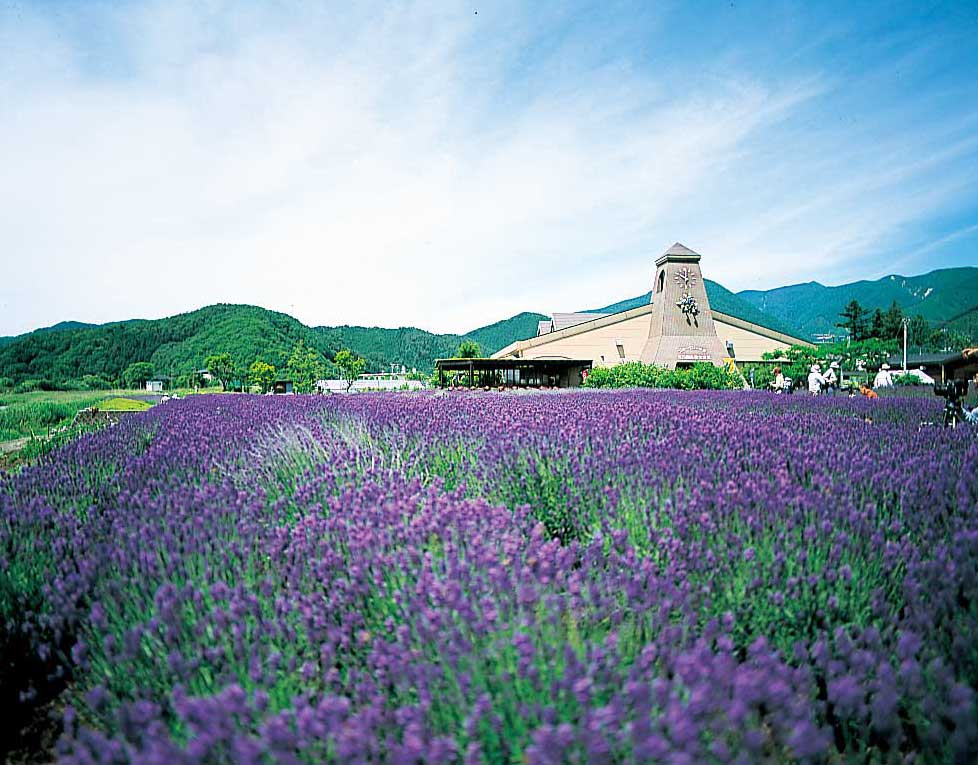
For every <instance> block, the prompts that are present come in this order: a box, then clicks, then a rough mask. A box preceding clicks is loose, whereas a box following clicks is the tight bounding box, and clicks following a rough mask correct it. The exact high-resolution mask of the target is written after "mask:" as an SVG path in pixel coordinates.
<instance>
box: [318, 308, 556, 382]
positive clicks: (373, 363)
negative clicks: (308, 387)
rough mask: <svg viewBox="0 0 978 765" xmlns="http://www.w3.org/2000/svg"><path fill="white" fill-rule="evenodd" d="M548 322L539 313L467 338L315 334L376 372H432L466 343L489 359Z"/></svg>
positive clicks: (415, 332)
mask: <svg viewBox="0 0 978 765" xmlns="http://www.w3.org/2000/svg"><path fill="white" fill-rule="evenodd" d="M545 318H546V317H545V316H544V315H543V314H539V313H521V314H518V315H516V316H513V317H512V318H510V319H505V320H503V321H497V322H496V323H494V324H490V325H488V326H486V327H479V328H478V329H474V330H472V331H471V332H469V333H468V334H465V335H454V334H445V335H436V334H433V333H431V332H425V331H424V330H423V329H417V328H416V327H400V328H399V329H386V328H384V327H351V326H342V327H317V328H316V331H317V332H319V333H320V335H321V337H322V338H323V339H324V342H325V344H326V346H327V347H328V348H330V349H332V351H333V352H335V351H336V350H339V349H340V348H351V349H353V350H355V351H356V352H357V353H359V354H360V355H361V356H363V357H364V358H366V359H367V362H368V364H369V367H370V368H371V369H372V370H373V371H383V370H385V369H386V368H387V365H388V364H392V363H393V364H403V365H404V366H405V367H407V368H408V369H424V370H429V369H431V368H432V367H433V366H434V360H435V359H437V358H445V357H448V356H452V355H454V353H455V351H456V349H457V348H458V346H459V343H461V342H462V341H463V340H474V341H475V342H477V343H478V344H479V346H480V347H481V348H482V351H483V353H485V354H486V355H489V354H492V353H495V352H496V351H498V350H499V349H500V348H502V347H504V346H506V345H509V344H510V343H511V342H513V341H514V340H521V339H524V338H527V337H533V336H534V335H535V334H536V330H537V322H538V321H540V320H541V319H545Z"/></svg>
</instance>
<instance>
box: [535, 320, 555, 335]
mask: <svg viewBox="0 0 978 765" xmlns="http://www.w3.org/2000/svg"><path fill="white" fill-rule="evenodd" d="M551 329H553V322H552V320H551V319H544V320H543V321H538V322H537V336H538V337H539V336H540V335H545V334H547V333H548V332H549V331H550V330H551Z"/></svg>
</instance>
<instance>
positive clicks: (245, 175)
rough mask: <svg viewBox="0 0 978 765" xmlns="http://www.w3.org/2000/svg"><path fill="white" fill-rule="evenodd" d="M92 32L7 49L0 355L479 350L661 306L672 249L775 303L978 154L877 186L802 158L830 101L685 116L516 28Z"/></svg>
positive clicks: (880, 150) (852, 165)
mask: <svg viewBox="0 0 978 765" xmlns="http://www.w3.org/2000/svg"><path fill="white" fill-rule="evenodd" d="M25 14H26V12H25ZM83 21H84V23H82V22H81V21H80V22H78V27H81V28H82V29H83V30H84V29H91V28H97V29H100V30H102V36H101V37H99V36H95V37H93V36H91V35H90V34H89V35H88V36H87V37H86V36H84V35H83V34H82V32H79V31H78V28H77V27H71V28H66V27H65V26H64V25H61V26H59V25H58V23H56V22H51V21H46V20H44V19H39V18H37V17H30V16H27V15H23V16H20V17H17V18H15V19H9V18H8V19H6V21H5V22H4V23H3V31H0V43H3V42H10V41H15V42H16V45H15V46H14V45H11V46H10V47H7V48H6V50H7V56H6V58H7V62H6V64H5V65H3V66H2V68H0V106H2V107H3V108H0V167H3V175H2V179H0V242H2V245H0V246H2V247H3V250H4V255H3V271H4V279H3V284H2V286H0V330H2V331H4V332H5V333H13V332H19V331H26V330H28V329H30V328H33V327H35V326H38V325H41V324H47V323H53V322H54V321H57V320H60V319H66V318H75V319H82V320H90V321H108V320H113V319H119V318H128V317H131V316H160V315H166V314H170V313H175V312H177V311H180V310H187V309H191V308H194V307H199V306H201V305H205V304H208V303H213V302H218V301H221V302H248V303H256V304H259V305H264V306H266V307H269V308H274V309H277V310H284V311H287V312H289V313H292V314H293V315H295V316H297V317H298V318H299V319H301V320H303V321H305V322H306V323H310V324H338V323H358V324H379V325H385V326H397V325H407V324H410V325H416V326H421V327H424V328H427V329H432V330H436V331H457V330H465V329H470V328H472V327H475V326H477V325H479V324H483V323H488V322H491V321H495V320H497V319H500V318H504V317H505V316H509V315H511V314H513V313H516V312H518V311H521V310H551V309H554V310H569V309H577V308H581V307H585V306H591V305H599V304H603V303H610V302H612V301H614V300H617V299H621V298H623V297H627V296H630V295H633V294H638V293H639V292H642V291H644V290H646V289H647V288H648V280H649V279H650V278H651V267H650V262H651V259H652V258H654V257H655V256H656V255H657V254H658V253H659V252H660V251H661V250H662V249H664V248H665V247H667V246H668V245H670V244H671V243H672V241H673V240H675V239H682V240H684V241H686V242H687V244H690V245H691V246H693V247H695V248H696V249H699V250H700V251H701V252H703V253H704V254H705V255H706V256H707V257H708V260H705V261H704V267H705V268H706V269H707V271H708V274H709V275H710V276H712V277H713V278H716V279H718V280H720V281H721V282H723V283H725V284H728V285H729V286H731V287H734V288H737V287H748V286H755V285H754V284H753V283H751V280H750V277H749V276H747V274H750V275H751V276H753V275H755V274H757V273H759V272H760V270H761V269H760V268H758V264H759V263H764V262H768V261H770V262H771V266H770V267H769V268H770V270H769V271H768V274H769V275H770V277H771V279H773V281H768V282H767V283H766V285H765V286H773V285H774V284H775V283H777V279H782V278H783V279H791V278H804V279H807V278H814V277H816V276H818V273H817V267H816V263H815V262H814V259H815V258H817V257H824V258H825V260H824V263H823V264H822V265H832V264H833V263H835V262H836V260H835V259H834V257H833V255H832V254H833V253H837V254H841V255H844V256H845V257H853V256H858V255H860V254H861V253H864V252H867V251H870V250H871V249H872V247H873V246H874V245H876V244H878V242H879V241H880V239H881V237H884V236H886V234H887V231H888V230H889V229H890V228H892V227H893V226H897V225H902V224H905V223H906V222H908V221H911V220H913V219H914V216H915V215H916V214H919V211H920V204H921V203H923V204H925V205H926V206H927V207H928V208H929V209H931V208H934V207H936V206H939V205H940V204H941V203H942V201H944V200H946V198H947V195H948V194H949V193H952V192H953V191H954V190H960V184H961V183H962V180H961V174H960V173H951V174H948V175H947V176H946V177H945V178H944V180H943V181H942V182H941V183H939V184H938V185H937V187H935V188H931V189H930V191H929V196H928V195H924V194H921V195H919V196H915V198H914V200H913V202H911V201H909V198H908V197H905V196H902V195H901V194H899V193H897V192H898V191H899V190H900V189H901V188H906V187H907V186H914V185H918V184H921V183H922V181H923V180H926V179H930V178H932V176H933V174H934V173H936V172H942V171H945V170H946V167H947V165H948V164H953V163H954V162H955V161H958V160H960V159H961V157H962V156H964V157H968V156H974V153H975V148H974V145H973V144H968V143H967V140H966V139H965V140H963V141H959V142H958V143H957V144H954V145H951V146H948V147H946V148H945V151H946V152H947V153H946V155H943V156H936V155H935V157H934V158H933V159H932V160H930V161H923V162H918V163H916V164H910V163H904V162H903V161H902V159H901V157H900V156H897V155H898V154H901V153H902V152H906V151H907V149H908V148H911V149H912V142H911V145H910V146H909V147H908V145H907V144H906V142H899V141H893V142H891V143H890V144H888V145H883V146H881V147H877V148H871V149H870V151H869V154H868V156H863V155H862V154H861V152H862V151H863V150H864V147H851V146H845V145H844V143H840V141H841V140H842V139H841V138H840V137H839V135H838V134H837V133H834V134H826V135H824V136H819V135H811V136H799V134H798V133H797V132H792V131H791V130H790V129H789V128H788V127H786V126H790V125H791V124H792V120H797V118H798V115H799V114H803V113H804V112H805V111H806V110H807V109H809V108H810V105H811V104H812V103H813V102H814V101H817V100H818V99H819V98H823V97H825V95H826V93H827V92H828V91H829V90H830V85H829V84H828V83H827V81H826V80H825V79H824V78H821V77H819V76H817V75H806V76H799V77H795V78H790V77H785V76H780V77H779V78H778V80H777V81H774V80H766V79H765V78H763V77H759V76H757V75H756V74H751V73H748V72H738V71H730V72H729V73H728V74H727V75H726V76H724V77H715V78H712V79H710V80H709V81H702V80H696V81H692V82H691V86H690V88H689V89H688V90H686V91H685V92H682V88H679V89H678V91H679V95H676V92H677V88H676V87H675V85H676V83H675V82H674V81H672V80H670V81H669V82H668V85H669V87H666V84H667V83H666V81H665V78H666V76H667V75H666V74H662V76H661V77H658V76H657V75H656V73H655V72H649V71H640V70H638V69H635V68H632V67H630V66H627V65H625V63H623V62H615V61H611V62H609V61H607V60H604V59H602V60H601V61H600V62H599V61H597V60H591V59H589V58H588V57H589V56H590V55H592V54H594V50H593V49H592V48H590V47H588V46H587V45H584V43H583V41H582V40H581V39H576V38H575V39H571V40H565V41H563V43H562V44H560V45H555V46H554V48H553V50H552V51H550V52H549V53H547V54H546V55H545V56H543V57H542V58H541V57H539V56H538V57H537V58H535V59H533V60H532V61H523V59H524V58H526V57H527V56H528V55H529V54H528V53H527V46H528V45H530V42H531V39H532V38H533V35H534V34H535V33H536V29H535V26H534V24H535V22H534V21H533V20H532V19H531V18H529V11H527V10H526V9H520V8H518V7H513V8H508V9H507V12H506V13H503V12H496V13H495V14H493V13H492V12H484V13H482V15H481V16H479V17H475V16H474V14H472V12H471V9H468V8H464V9H459V10H456V11H447V10H440V9H439V8H438V7H437V6H436V9H435V10H431V9H425V8H411V9H408V10H404V9H395V10H389V9H385V10H382V11H375V10H361V11H360V12H359V14H358V16H356V17H342V16H340V15H338V14H337V15H331V14H330V13H327V12H318V13H313V12H309V11H302V12H297V13H294V14H288V15H273V14H272V13H271V12H270V11H268V10H256V7H255V6H249V10H247V11H242V9H241V6H238V5H235V6H233V7H231V6H227V7H225V6H223V5H222V4H206V5H201V4H197V3H160V4H155V5H140V6H136V7H128V8H124V9H114V8H112V7H109V8H108V9H103V10H101V11H99V12H98V13H97V14H96V15H94V16H92V17H90V18H87V19H85V20H83ZM86 34H87V33H86ZM79 36H81V37H79ZM39 52H40V53H42V54H43V55H41V56H40V57H39V56H38V53H39ZM602 55H604V54H602ZM520 61H523V63H522V67H523V69H524V70H525V71H524V72H523V73H521V74H514V71H519V69H520V66H518V65H517V62H520ZM669 76H670V77H672V76H674V75H669ZM7 107H9V108H7ZM827 148H828V149H832V148H834V149H835V150H836V151H837V155H836V156H835V157H834V158H833V159H831V160H827V158H826V156H825V154H824V151H825V150H826V149H827ZM840 174H845V175H846V176H847V177H846V183H845V184H844V185H843V186H842V187H840V185H839V178H840ZM870 196H871V197H872V199H867V197H870ZM819 267H821V266H819Z"/></svg>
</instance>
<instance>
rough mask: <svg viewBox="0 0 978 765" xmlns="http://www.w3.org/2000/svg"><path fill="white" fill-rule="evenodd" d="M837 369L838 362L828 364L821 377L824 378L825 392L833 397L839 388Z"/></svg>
mask: <svg viewBox="0 0 978 765" xmlns="http://www.w3.org/2000/svg"><path fill="white" fill-rule="evenodd" d="M838 368H839V362H838V361H833V362H832V363H831V364H829V368H828V369H827V370H826V371H825V374H824V375H823V377H824V378H825V392H826V393H829V394H832V395H834V394H835V392H836V390H838V388H839V373H838V372H836V371H835V370H837V369H838Z"/></svg>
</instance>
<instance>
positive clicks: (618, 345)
mask: <svg viewBox="0 0 978 765" xmlns="http://www.w3.org/2000/svg"><path fill="white" fill-rule="evenodd" d="M615 348H617V349H618V358H620V359H624V358H625V344H624V343H623V342H622V341H621V340H615Z"/></svg>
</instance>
